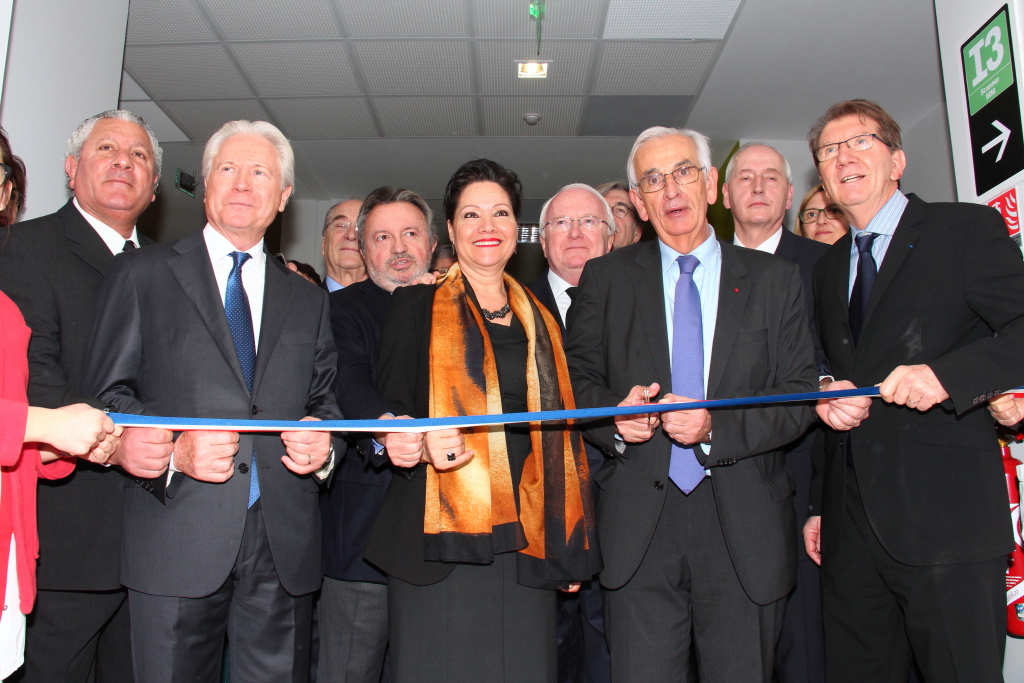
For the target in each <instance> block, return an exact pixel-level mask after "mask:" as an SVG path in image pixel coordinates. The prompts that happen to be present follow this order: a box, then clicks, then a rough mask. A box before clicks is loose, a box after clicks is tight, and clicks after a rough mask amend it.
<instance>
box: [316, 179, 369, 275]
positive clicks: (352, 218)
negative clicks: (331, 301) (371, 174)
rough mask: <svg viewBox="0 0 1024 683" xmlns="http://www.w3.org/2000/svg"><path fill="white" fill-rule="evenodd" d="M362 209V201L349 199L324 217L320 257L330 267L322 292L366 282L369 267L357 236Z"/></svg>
mask: <svg viewBox="0 0 1024 683" xmlns="http://www.w3.org/2000/svg"><path fill="white" fill-rule="evenodd" d="M362 205H363V201H362V200H361V199H348V200H346V201H343V202H339V203H338V204H335V205H334V206H332V207H331V208H330V209H329V210H328V211H327V215H326V216H324V231H323V236H324V240H323V244H322V245H321V246H320V254H321V255H322V256H323V257H324V264H325V265H326V266H327V277H325V278H324V283H323V288H324V289H326V290H327V291H328V292H336V291H337V290H339V289H343V288H345V287H348V286H349V285H352V284H355V283H356V282H360V281H362V280H365V279H366V264H365V263H363V254H362V252H360V251H359V241H358V239H357V236H356V217H357V216H358V215H359V207H361V206H362Z"/></svg>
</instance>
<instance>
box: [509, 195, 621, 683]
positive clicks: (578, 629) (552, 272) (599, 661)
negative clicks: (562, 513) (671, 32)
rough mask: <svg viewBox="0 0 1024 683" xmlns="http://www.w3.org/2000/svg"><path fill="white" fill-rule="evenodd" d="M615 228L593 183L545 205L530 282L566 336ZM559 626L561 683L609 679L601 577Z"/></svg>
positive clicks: (593, 456) (564, 605)
mask: <svg viewBox="0 0 1024 683" xmlns="http://www.w3.org/2000/svg"><path fill="white" fill-rule="evenodd" d="M616 230H617V227H616V221H615V218H614V216H613V215H612V209H611V208H610V207H609V206H608V203H607V202H606V200H605V198H604V197H602V196H601V195H600V194H599V193H598V191H597V190H595V189H594V188H592V187H590V186H589V185H584V184H582V183H574V184H572V185H566V186H565V187H563V188H562V189H561V190H559V191H558V192H557V193H556V194H555V196H553V197H552V198H551V199H549V200H548V201H547V202H546V203H545V204H544V206H543V207H541V210H540V243H541V247H542V248H543V249H544V256H545V258H547V260H548V271H547V272H546V273H545V274H544V275H543V276H541V277H540V278H538V279H537V280H534V281H533V282H531V283H530V284H529V285H527V286H528V287H529V288H530V290H531V291H532V292H533V293H534V294H535V295H536V296H537V299H538V300H539V301H540V302H541V303H542V304H544V306H546V307H547V309H548V311H549V312H550V313H551V315H553V316H554V317H555V319H556V320H558V323H559V325H560V326H561V328H562V332H563V335H564V332H565V326H566V319H567V315H568V312H569V307H570V305H571V304H572V301H573V299H574V298H575V296H576V293H577V292H578V291H579V286H578V285H579V281H580V274H581V273H582V272H583V266H585V265H586V263H587V261H589V260H590V259H593V258H597V257H598V256H604V255H605V254H607V253H608V252H609V251H610V250H611V248H612V241H613V240H614V239H615V238H616V235H617V232H616ZM585 446H586V451H587V462H588V464H589V465H590V472H591V482H593V476H594V474H596V473H597V472H598V471H599V470H600V469H601V467H602V466H603V465H604V464H605V462H606V458H605V456H604V454H602V453H601V451H600V449H598V448H597V447H595V446H594V445H592V444H589V443H585ZM591 488H592V493H593V495H594V500H597V498H598V496H599V494H600V491H599V490H598V489H597V487H596V486H592V487H591ZM557 626H558V680H559V683H576V681H584V683H603V682H604V681H608V680H610V675H611V673H610V668H609V663H608V657H609V655H608V645H607V643H606V641H605V631H604V619H603V617H602V605H601V587H600V585H599V584H598V582H597V581H588V582H584V584H583V586H582V587H581V588H580V590H579V591H578V592H576V593H559V595H558V620H557Z"/></svg>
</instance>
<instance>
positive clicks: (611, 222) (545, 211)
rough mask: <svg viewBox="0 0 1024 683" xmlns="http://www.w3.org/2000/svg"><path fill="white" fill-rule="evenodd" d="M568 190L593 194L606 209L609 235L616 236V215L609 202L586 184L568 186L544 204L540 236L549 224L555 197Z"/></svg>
mask: <svg viewBox="0 0 1024 683" xmlns="http://www.w3.org/2000/svg"><path fill="white" fill-rule="evenodd" d="M567 190H586V191H587V192H589V193H590V194H592V195H594V196H595V197H597V199H599V200H600V201H601V206H603V207H604V209H603V211H604V221H605V223H606V224H607V225H608V234H609V235H614V234H615V214H613V213H612V207H610V206H608V202H607V201H605V198H604V197H602V196H601V193H600V192H598V191H597V190H595V189H594V188H592V187H591V186H590V185H587V184H586V183H572V184H570V185H566V186H565V187H563V188H562V189H561V190H559V191H558V192H556V193H555V194H554V195H552V197H551V199H549V200H547V201H546V202H544V206H542V207H541V209H540V234H541V235H543V234H544V227H545V224H546V223H547V218H548V207H550V206H551V202H553V201H555V197H557V196H558V195H560V194H562V193H563V192H565V191H567Z"/></svg>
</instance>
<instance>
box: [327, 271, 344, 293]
mask: <svg viewBox="0 0 1024 683" xmlns="http://www.w3.org/2000/svg"><path fill="white" fill-rule="evenodd" d="M324 284H325V285H327V291H328V292H337V291H338V290H339V289H345V285H343V284H339V283H338V282H336V281H335V280H332V279H331V276H330V275H325V276H324Z"/></svg>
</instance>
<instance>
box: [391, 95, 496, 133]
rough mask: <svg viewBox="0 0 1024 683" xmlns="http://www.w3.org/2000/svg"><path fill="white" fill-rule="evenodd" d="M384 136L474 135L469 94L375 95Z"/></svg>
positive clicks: (473, 116) (473, 120) (473, 108)
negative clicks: (443, 95)
mask: <svg viewBox="0 0 1024 683" xmlns="http://www.w3.org/2000/svg"><path fill="white" fill-rule="evenodd" d="M373 105H374V107H376V109H377V116H378V118H379V119H380V122H381V128H382V129H383V130H382V132H383V133H384V136H385V137H394V138H401V137H407V138H408V137H413V138H427V137H431V138H433V137H467V136H473V135H476V113H475V112H476V106H475V102H474V99H473V98H472V97H375V98H373Z"/></svg>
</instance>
